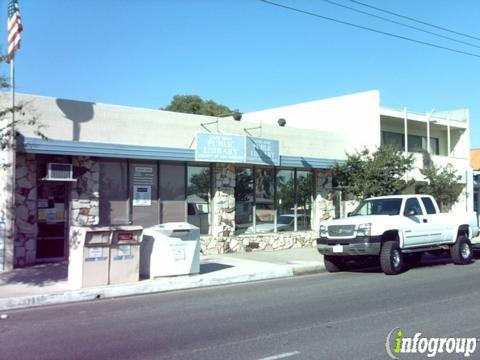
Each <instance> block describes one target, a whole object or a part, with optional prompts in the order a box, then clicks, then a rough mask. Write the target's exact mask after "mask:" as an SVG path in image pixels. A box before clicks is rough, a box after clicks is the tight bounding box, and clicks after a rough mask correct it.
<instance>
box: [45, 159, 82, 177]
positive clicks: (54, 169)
mask: <svg viewBox="0 0 480 360" xmlns="http://www.w3.org/2000/svg"><path fill="white" fill-rule="evenodd" d="M43 180H48V181H76V180H75V179H74V178H73V167H72V164H62V163H48V164H47V176H46V177H45V178H43Z"/></svg>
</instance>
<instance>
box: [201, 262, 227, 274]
mask: <svg viewBox="0 0 480 360" xmlns="http://www.w3.org/2000/svg"><path fill="white" fill-rule="evenodd" d="M232 267H233V266H232V265H225V264H220V263H213V262H212V263H205V264H200V274H208V273H211V272H215V271H220V270H224V269H228V268H232Z"/></svg>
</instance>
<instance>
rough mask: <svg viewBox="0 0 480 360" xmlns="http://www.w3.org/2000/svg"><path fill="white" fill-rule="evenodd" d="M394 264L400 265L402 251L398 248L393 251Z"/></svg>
mask: <svg viewBox="0 0 480 360" xmlns="http://www.w3.org/2000/svg"><path fill="white" fill-rule="evenodd" d="M392 264H393V267H394V268H398V267H399V266H400V252H399V251H398V250H393V252H392Z"/></svg>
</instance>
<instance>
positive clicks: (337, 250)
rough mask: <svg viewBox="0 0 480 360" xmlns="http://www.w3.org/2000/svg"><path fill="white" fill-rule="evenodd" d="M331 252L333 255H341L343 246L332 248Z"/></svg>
mask: <svg viewBox="0 0 480 360" xmlns="http://www.w3.org/2000/svg"><path fill="white" fill-rule="evenodd" d="M333 252H334V253H342V252H343V246H342V245H335V246H334V247H333Z"/></svg>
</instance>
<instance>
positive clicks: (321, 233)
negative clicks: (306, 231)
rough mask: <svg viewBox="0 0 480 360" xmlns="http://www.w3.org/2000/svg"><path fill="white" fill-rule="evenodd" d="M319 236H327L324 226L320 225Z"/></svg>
mask: <svg viewBox="0 0 480 360" xmlns="http://www.w3.org/2000/svg"><path fill="white" fill-rule="evenodd" d="M320 235H327V227H326V226H325V225H320Z"/></svg>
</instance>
